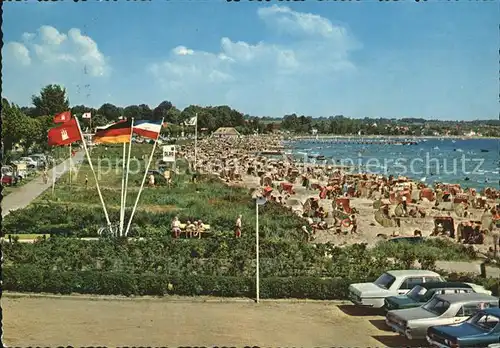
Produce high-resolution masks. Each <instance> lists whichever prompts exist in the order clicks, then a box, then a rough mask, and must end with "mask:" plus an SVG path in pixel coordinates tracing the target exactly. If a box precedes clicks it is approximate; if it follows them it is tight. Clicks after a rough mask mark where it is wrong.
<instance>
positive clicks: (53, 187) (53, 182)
mask: <svg viewBox="0 0 500 348" xmlns="http://www.w3.org/2000/svg"><path fill="white" fill-rule="evenodd" d="M56 151H57V148H56ZM55 156H56V157H57V155H55ZM54 162H55V163H54V164H53V165H52V197H53V196H54V191H55V189H56V165H57V160H55V161H54Z"/></svg>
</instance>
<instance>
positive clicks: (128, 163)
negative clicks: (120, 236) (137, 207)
mask: <svg viewBox="0 0 500 348" xmlns="http://www.w3.org/2000/svg"><path fill="white" fill-rule="evenodd" d="M133 134H134V118H133V117H132V127H131V128H130V143H129V144H128V158H127V172H126V173H125V194H124V195H123V218H122V223H121V229H122V231H123V228H124V227H125V226H124V225H125V210H126V203H127V192H128V172H129V171H130V155H131V153H132V135H133Z"/></svg>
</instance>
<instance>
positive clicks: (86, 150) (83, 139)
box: [76, 119, 111, 227]
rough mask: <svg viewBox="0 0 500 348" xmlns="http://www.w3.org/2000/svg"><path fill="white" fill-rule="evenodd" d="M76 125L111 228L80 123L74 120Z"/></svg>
mask: <svg viewBox="0 0 500 348" xmlns="http://www.w3.org/2000/svg"><path fill="white" fill-rule="evenodd" d="M76 124H77V126H78V131H79V132H80V136H81V137H82V143H83V148H84V149H85V154H86V155H87V160H88V161H89V165H90V169H91V170H92V173H93V174H94V179H95V185H96V187H97V193H99V198H100V199H101V204H102V209H103V210H104V215H105V216H106V221H107V223H108V226H109V227H111V221H110V220H109V215H108V211H107V210H106V205H105V204H104V199H103V198H102V194H101V189H100V188H99V181H98V180H97V175H96V173H95V170H94V166H93V165H92V160H91V158H90V155H89V150H88V148H87V142H86V141H85V138H84V137H83V134H82V129H81V128H80V122H78V119H76Z"/></svg>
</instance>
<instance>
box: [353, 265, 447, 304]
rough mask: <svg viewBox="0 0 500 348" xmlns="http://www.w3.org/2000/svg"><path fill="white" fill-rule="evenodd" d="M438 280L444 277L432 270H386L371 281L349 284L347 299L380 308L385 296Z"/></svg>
mask: <svg viewBox="0 0 500 348" xmlns="http://www.w3.org/2000/svg"><path fill="white" fill-rule="evenodd" d="M440 281H444V279H443V278H442V277H441V276H440V275H439V274H437V273H436V272H432V271H425V270H414V269H412V270H397V271H387V272H385V273H384V274H382V275H381V276H380V277H378V279H377V280H375V282H373V283H358V284H351V285H349V300H351V302H352V303H354V304H355V305H358V306H365V307H373V308H382V307H383V306H384V299H385V298H386V297H389V296H396V295H403V294H406V293H407V292H408V291H410V290H411V289H413V288H414V287H415V286H416V285H420V284H423V283H426V282H440Z"/></svg>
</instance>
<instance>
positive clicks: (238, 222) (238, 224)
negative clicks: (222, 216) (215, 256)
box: [234, 215, 241, 238]
mask: <svg viewBox="0 0 500 348" xmlns="http://www.w3.org/2000/svg"><path fill="white" fill-rule="evenodd" d="M234 234H235V237H236V238H241V215H238V218H237V219H236V224H235V231H234Z"/></svg>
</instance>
